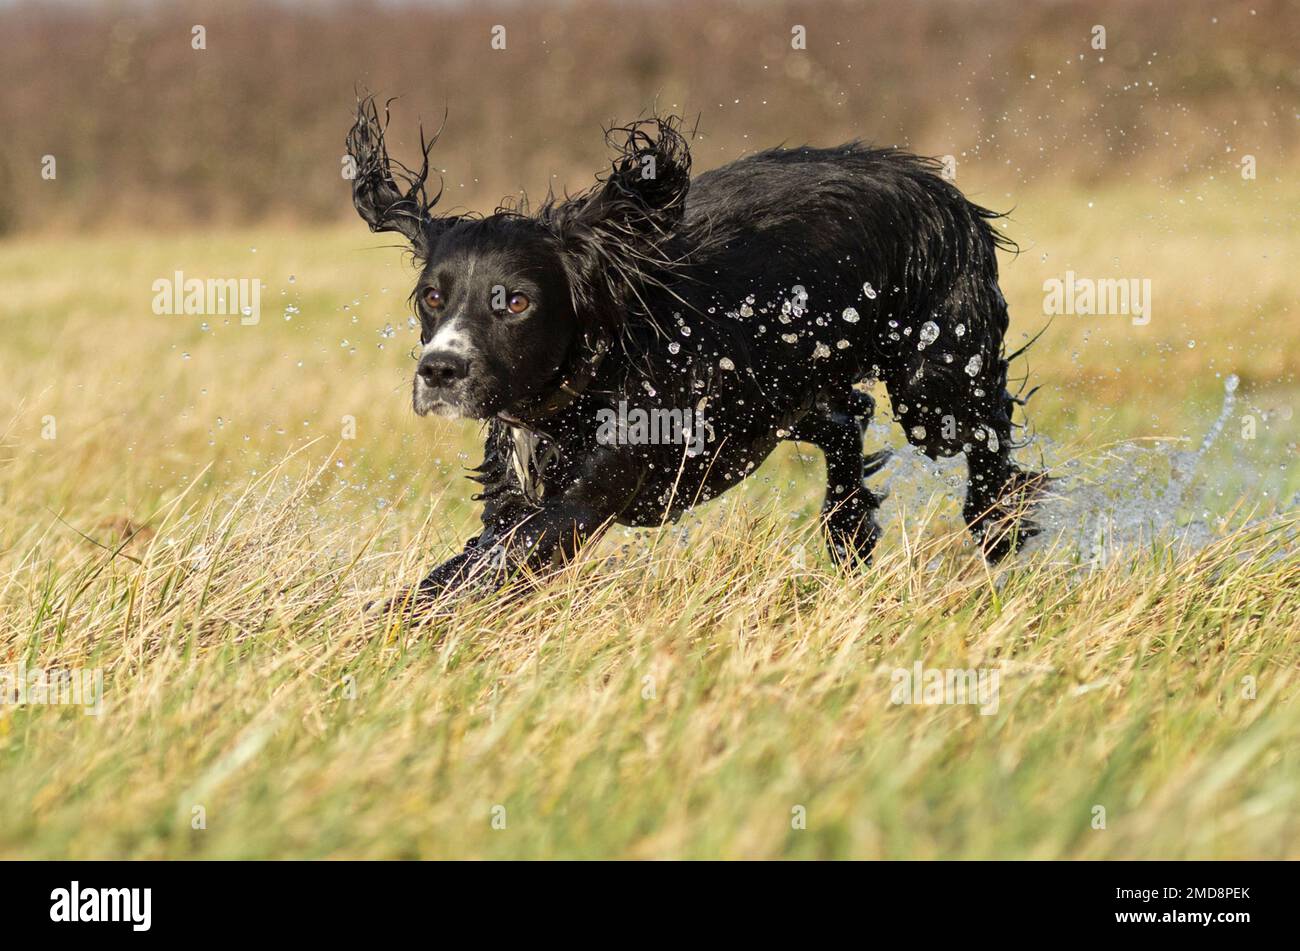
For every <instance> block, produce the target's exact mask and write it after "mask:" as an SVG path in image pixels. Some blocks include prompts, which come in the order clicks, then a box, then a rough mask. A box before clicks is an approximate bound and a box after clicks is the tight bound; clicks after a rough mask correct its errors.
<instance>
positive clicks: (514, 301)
mask: <svg viewBox="0 0 1300 951" xmlns="http://www.w3.org/2000/svg"><path fill="white" fill-rule="evenodd" d="M530 303H531V301H529V300H528V298H527V296H525V295H523V294H511V295H510V299H509V300H508V301H506V307H508V308H509V309H510V313H512V314H522V313H523V312H524V311H526V310H527V309H528V305H529V304H530Z"/></svg>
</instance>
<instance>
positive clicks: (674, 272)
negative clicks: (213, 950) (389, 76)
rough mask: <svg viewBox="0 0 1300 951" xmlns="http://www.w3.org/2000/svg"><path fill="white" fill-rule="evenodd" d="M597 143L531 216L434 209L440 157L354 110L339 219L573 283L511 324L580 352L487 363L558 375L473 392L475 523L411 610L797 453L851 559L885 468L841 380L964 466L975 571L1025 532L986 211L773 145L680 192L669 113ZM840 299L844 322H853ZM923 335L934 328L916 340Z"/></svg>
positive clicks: (861, 405) (826, 155)
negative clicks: (352, 164) (558, 274)
mask: <svg viewBox="0 0 1300 951" xmlns="http://www.w3.org/2000/svg"><path fill="white" fill-rule="evenodd" d="M609 141H610V143H611V145H612V146H613V147H614V149H615V157H614V159H613V162H612V164H611V168H610V170H609V172H608V173H607V174H606V175H604V176H602V177H601V178H599V179H598V181H597V184H596V185H595V187H593V188H592V189H591V190H590V191H587V192H585V193H583V194H581V195H578V196H576V197H568V198H564V199H556V198H554V197H552V198H549V199H548V200H547V201H546V202H545V203H543V204H542V206H541V207H540V208H539V209H538V210H537V211H536V212H535V213H533V214H531V215H529V214H522V213H520V212H517V211H501V210H498V212H497V213H495V214H494V215H492V216H489V217H487V218H484V219H474V220H467V219H465V218H446V217H441V218H440V217H435V216H434V215H433V214H432V208H433V205H434V204H435V203H436V201H437V198H436V196H435V197H434V198H433V199H432V200H430V199H429V198H428V197H427V195H426V192H425V188H424V183H425V179H426V177H427V170H428V169H427V166H428V162H427V155H428V148H429V147H431V145H432V143H431V142H430V143H426V144H425V155H426V159H425V163H424V167H422V168H421V169H420V170H419V171H413V170H409V169H406V168H405V167H404V166H401V165H399V164H398V163H396V162H394V161H393V160H391V159H390V158H389V156H388V154H387V151H386V149H385V147H384V139H383V124H381V122H380V117H379V114H378V111H377V109H376V108H375V105H374V103H373V101H372V100H369V99H367V100H365V101H363V102H362V104H361V109H360V112H359V116H358V120H357V123H356V125H355V127H354V129H353V131H352V133H351V134H350V135H349V137H348V149H349V152H350V153H351V154H352V156H353V157H354V159H355V160H356V163H357V170H358V175H357V179H356V181H355V183H354V198H355V203H356V205H357V208H358V211H359V212H360V213H361V215H362V217H363V218H364V219H365V220H366V221H367V222H368V223H370V225H371V227H372V229H373V230H389V231H397V232H400V233H402V234H404V235H405V236H406V237H407V238H408V239H409V240H410V242H411V245H412V249H413V251H414V253H415V255H416V257H417V259H418V260H419V261H420V262H421V263H422V264H425V265H427V266H428V267H429V268H430V273H431V272H432V268H433V267H434V266H435V265H436V263H437V262H436V259H439V258H449V256H456V255H461V256H463V255H464V254H467V253H480V252H478V251H472V249H477V248H484V247H491V248H497V247H498V246H499V247H500V248H501V249H502V250H501V251H500V253H501V254H503V255H506V256H507V260H510V261H511V262H512V263H511V265H510V266H512V267H515V266H518V267H524V266H532V267H535V268H543V269H544V268H551V269H559V270H562V273H563V279H564V283H565V286H567V290H568V301H566V302H565V303H564V306H563V307H562V308H560V307H557V306H556V305H554V304H553V305H552V306H551V309H550V310H548V313H547V315H546V316H545V318H544V321H543V322H542V323H540V324H539V325H538V326H537V327H533V328H531V329H530V330H529V331H528V332H530V333H544V334H551V335H552V336H554V337H555V339H559V338H560V337H563V339H565V340H569V341H571V342H570V343H569V344H568V345H567V349H566V351H565V355H564V356H563V357H562V358H561V359H560V360H558V361H555V366H548V367H545V368H535V367H533V366H532V365H531V364H532V363H533V362H536V361H534V360H533V358H532V356H531V355H530V352H531V351H532V349H533V348H532V347H531V346H529V347H523V346H516V348H515V349H518V350H519V351H521V352H517V353H508V354H501V353H497V354H494V355H493V357H494V359H497V360H503V361H505V363H504V364H503V365H504V366H506V367H508V374H510V375H515V374H522V375H523V377H525V378H529V379H536V380H539V381H540V380H548V381H551V382H549V383H546V384H544V385H543V384H541V383H537V384H536V385H535V387H534V388H535V389H536V392H530V393H528V394H527V398H523V397H518V398H515V397H512V399H513V402H511V403H510V405H499V406H498V405H495V404H491V400H490V398H489V399H488V403H487V404H485V405H489V410H488V411H485V413H484V415H485V416H488V417H490V421H489V423H488V426H487V434H486V440H485V452H484V460H483V463H482V465H481V466H479V467H478V468H477V470H475V475H474V478H476V479H478V481H479V482H480V483H481V484H482V487H483V488H482V492H481V494H480V495H479V496H478V497H479V498H481V499H482V500H483V502H484V512H483V531H482V533H481V534H480V535H478V536H477V537H475V538H473V539H471V540H470V541H469V542H468V544H467V545H466V547H465V549H464V551H463V552H462V553H461V554H459V555H457V556H455V557H454V558H452V559H451V560H450V561H448V562H446V563H445V564H443V565H441V566H439V567H438V568H436V569H435V570H434V571H433V572H432V573H431V574H430V575H429V577H428V578H427V579H426V580H425V581H424V582H423V583H422V584H421V586H420V587H419V589H418V594H419V595H420V596H421V598H433V597H437V596H439V595H441V594H442V593H444V592H445V591H447V590H448V589H451V588H454V587H458V586H460V585H462V584H464V583H465V582H466V581H467V580H468V579H471V578H473V579H476V582H477V583H479V584H486V585H488V586H492V587H495V586H499V585H500V584H501V583H503V582H504V581H505V580H507V578H508V577H509V576H510V574H511V573H512V572H514V571H516V570H517V569H519V568H520V567H524V568H527V569H529V570H530V571H538V570H541V569H544V568H546V567H548V566H551V565H553V564H556V563H558V562H560V561H562V560H564V559H565V558H567V557H570V556H571V555H572V554H573V553H574V552H575V551H576V549H577V547H578V545H579V544H580V543H581V542H582V541H584V540H585V539H587V538H589V537H590V536H591V535H592V534H593V533H595V532H598V531H599V530H600V529H602V528H603V527H605V526H607V525H608V524H610V523H621V524H626V525H641V526H651V525H660V524H662V523H664V522H665V521H671V520H672V519H674V518H676V517H677V516H679V515H680V514H681V513H682V512H683V511H685V510H686V509H689V508H690V507H691V506H693V505H695V504H697V503H699V502H702V501H705V500H708V499H710V498H715V497H716V496H718V495H719V494H720V493H722V492H723V491H725V490H726V489H728V488H729V487H731V486H732V485H734V484H736V483H737V482H739V481H741V480H742V479H743V478H745V477H746V476H747V475H749V474H750V473H752V472H753V471H754V470H755V469H756V468H757V467H758V466H759V464H760V463H761V462H762V461H763V459H764V458H765V457H766V456H767V455H768V453H770V452H771V451H772V449H773V448H774V447H775V446H776V445H777V444H778V443H780V442H781V441H782V440H790V439H793V440H800V441H805V442H809V443H812V444H814V445H816V446H818V447H819V448H821V449H822V450H823V452H824V453H825V455H826V462H827V489H826V500H825V505H824V509H823V516H824V518H823V523H824V527H825V532H826V535H827V541H828V544H829V546H830V549H831V551H832V553H833V555H834V557H835V558H836V559H837V560H838V561H840V562H853V561H858V562H865V561H867V560H868V559H869V557H870V554H871V551H872V548H873V546H874V544H875V542H876V539H877V536H878V534H879V529H878V528H877V525H876V522H875V518H874V515H875V511H876V508H877V506H878V504H879V499H878V497H877V496H876V495H875V494H874V493H872V492H871V491H870V490H869V489H868V488H867V487H866V486H865V484H864V481H863V480H864V477H865V476H867V475H870V474H871V473H872V472H874V471H875V470H877V469H878V468H879V467H880V466H881V465H882V464H883V462H884V456H883V454H880V453H877V454H875V455H872V456H869V457H866V458H864V456H863V432H864V429H865V427H866V425H867V423H868V422H869V421H870V418H871V414H872V412H873V410H874V404H873V401H872V400H871V398H870V397H869V396H867V395H866V394H864V393H862V392H860V391H859V390H858V389H855V385H857V384H861V383H863V382H866V381H871V380H881V381H883V382H884V384H885V385H886V387H887V389H888V391H889V394H890V398H891V402H892V404H893V409H894V413H895V417H896V419H897V420H898V422H899V423H900V424H901V426H902V429H903V431H904V433H906V435H907V438H908V439H909V440H910V441H911V442H912V443H913V444H914V445H916V446H917V447H918V448H920V449H922V450H924V451H925V452H926V453H927V454H929V455H930V456H948V455H952V454H955V453H958V452H964V453H965V455H966V458H967V461H968V467H969V473H970V478H969V483H968V487H967V497H966V503H965V516H966V519H967V522H968V523H969V525H970V527H971V531H972V532H973V534H974V535H975V537H976V539H977V540H979V541H980V542H981V543H982V545H983V547H984V550H985V552H986V554H987V555H988V556H989V557H991V558H998V557H1001V556H1003V555H1005V554H1007V553H1008V552H1009V551H1011V550H1013V549H1014V548H1015V547H1016V546H1017V545H1018V544H1019V542H1020V541H1021V540H1023V539H1024V538H1025V537H1027V536H1028V535H1030V534H1032V532H1033V526H1032V524H1031V523H1030V522H1028V521H1027V520H1025V519H1023V518H1017V517H1016V515H1017V514H1019V512H1018V510H1019V509H1020V508H1021V507H1022V506H1023V504H1024V502H1025V500H1026V499H1027V498H1029V497H1030V496H1032V493H1033V490H1034V487H1035V486H1036V485H1037V484H1038V482H1039V480H1040V477H1039V476H1037V475H1036V474H1032V473H1027V472H1023V471H1021V470H1020V469H1018V468H1017V467H1016V466H1015V465H1014V464H1013V463H1012V461H1011V459H1010V452H1011V450H1012V448H1014V447H1013V440H1012V429H1013V424H1012V411H1013V409H1014V405H1015V403H1016V402H1017V400H1016V398H1015V397H1013V396H1012V395H1010V394H1009V393H1008V392H1007V355H1006V353H1005V350H1004V337H1005V334H1006V331H1007V321H1008V316H1007V306H1006V301H1005V300H1004V299H1003V296H1002V293H1001V291H1000V290H999V288H998V265H997V258H996V251H997V250H998V249H999V248H1002V247H1007V243H1006V242H1005V240H1004V239H1003V238H1002V237H1001V236H1000V235H999V234H998V232H997V231H996V230H995V229H994V228H993V226H992V225H991V221H992V220H993V219H995V218H997V217H998V216H997V215H996V214H995V213H993V212H991V211H988V210H987V209H984V208H981V207H980V206H978V205H975V204H973V203H971V202H970V201H968V200H967V199H966V198H965V197H964V196H963V195H962V194H961V192H959V191H958V190H957V189H956V188H955V187H954V186H953V185H952V184H951V183H950V182H948V181H946V180H945V179H944V178H943V177H942V176H941V175H940V166H939V165H938V163H936V162H934V161H932V160H930V159H926V158H921V157H918V156H916V155H912V154H909V153H907V152H904V151H901V150H898V149H892V148H884V149H877V148H869V147H867V146H864V145H862V144H860V143H857V142H853V143H849V144H846V145H842V146H839V147H837V148H828V149H818V148H808V147H803V148H790V149H785V148H779V149H772V150H769V151H766V152H761V153H758V154H756V155H752V156H749V157H746V158H744V159H741V160H739V161H736V162H733V163H731V164H729V165H726V166H724V167H722V168H719V169H714V170H712V171H708V172H705V173H703V174H701V175H698V176H697V177H695V178H694V179H692V178H691V160H690V151H689V148H688V145H687V141H686V139H685V137H684V136H683V134H682V132H681V128H680V123H679V121H678V120H677V119H675V118H667V119H661V118H653V119H649V120H644V121H641V122H637V123H634V124H632V125H630V126H627V127H625V128H621V129H615V130H612V131H611V132H610V133H609ZM647 158H652V159H653V165H652V166H648V164H647ZM647 167H652V168H653V173H654V174H653V176H652V177H646V175H645V173H644V170H645V169H646V168H647ZM399 180H400V181H401V182H402V187H399V186H398V185H397V181H399ZM512 236H514V237H512ZM524 238H527V241H524V245H523V246H525V247H527V248H530V249H531V250H528V251H527V252H522V254H523V256H524V257H531V258H535V259H536V260H531V261H527V260H525V261H514V260H513V259H511V258H509V255H510V254H513V255H515V256H516V257H518V256H520V255H521V252H520V251H518V247H519V246H520V241H523V239H524ZM516 239H518V240H516ZM529 242H531V244H530V243H529ZM467 249H471V250H467ZM457 259H458V260H459V259H460V258H457ZM797 288H802V289H803V291H804V295H803V296H801V295H800V294H799V293H798V291H797V290H796V289H797ZM873 292H874V295H873ZM848 308H852V309H853V311H856V313H857V315H858V317H859V319H857V320H856V321H853V320H850V319H846V318H845V316H844V315H845V311H846V309H848ZM561 311H563V313H561ZM418 312H419V311H418V308H417V313H418ZM849 316H850V317H852V316H853V314H852V312H850V313H849ZM421 319H422V320H423V321H425V322H426V325H427V324H428V322H429V317H428V315H427V314H422V315H421ZM539 319H540V318H539ZM927 322H930V323H933V324H934V325H935V326H937V328H938V336H937V338H936V339H934V340H933V342H930V343H928V345H924V346H921V343H922V340H921V337H922V328H923V326H924V325H926V324H927ZM429 330H431V328H429V327H426V335H425V337H424V339H426V340H427V339H428V332H429ZM520 332H521V333H522V332H523V331H520ZM485 333H487V331H485ZM556 335H558V336H556ZM485 339H488V340H489V342H488V343H487V344H486V346H487V347H488V348H489V349H491V348H493V347H496V348H497V349H500V348H501V346H502V345H501V344H499V343H493V342H491V341H493V340H495V339H496V338H491V337H488V338H485ZM520 339H523V338H520ZM536 339H537V340H539V341H540V340H541V339H542V338H536ZM546 339H552V338H551V337H547V338H546ZM601 341H604V342H607V343H608V344H609V351H608V354H607V355H606V356H605V357H604V358H603V360H601V361H600V362H599V363H598V364H597V365H596V369H595V374H594V376H593V377H592V378H591V379H590V380H589V381H582V382H583V384H584V385H583V387H582V388H581V393H580V395H579V396H577V397H576V399H572V400H571V401H568V402H565V401H564V400H560V401H558V402H559V403H560V404H562V405H558V406H557V405H555V404H556V401H555V400H553V399H549V398H550V397H553V396H555V395H557V393H558V391H557V389H556V387H557V386H558V381H559V380H560V379H564V378H573V377H574V376H575V375H576V376H578V377H579V378H580V377H581V374H582V371H583V369H584V368H589V367H590V366H591V363H590V357H591V354H592V353H593V352H594V350H595V348H596V346H597V344H598V343H599V342H601ZM486 372H487V371H485V373H486ZM498 372H500V373H501V374H502V375H503V376H505V375H507V373H506V371H498ZM529 374H532V376H531V377H530V376H529ZM502 385H504V384H502ZM496 388H498V387H496V386H495V384H492V385H487V386H486V391H494V389H496ZM548 388H549V389H548ZM516 396H517V394H516ZM503 399H504V397H503ZM620 400H625V401H626V402H627V403H628V404H629V405H630V406H635V407H642V408H645V409H650V408H654V407H659V408H679V409H681V408H688V407H689V408H691V409H693V410H694V409H697V408H699V407H701V406H703V412H704V418H705V419H706V420H707V423H708V425H709V426H711V432H710V433H709V437H710V438H709V440H708V442H707V443H706V444H705V448H704V452H703V453H702V454H700V455H698V456H690V455H688V454H687V453H686V452H685V451H684V447H683V445H681V444H680V443H678V444H666V445H664V444H661V445H637V446H628V445H612V446H611V445H602V444H601V443H600V442H599V441H598V440H597V438H596V433H597V420H598V418H599V417H598V411H599V410H600V409H601V408H616V407H617V404H618V402H619V401H620ZM701 401H703V403H701ZM512 425H522V426H524V427H526V428H527V429H528V430H530V431H531V432H533V433H535V434H538V440H537V443H536V450H537V451H536V452H535V453H533V454H532V456H531V457H530V459H529V460H527V462H528V465H529V466H530V476H531V478H530V479H529V480H527V481H528V483H529V484H528V485H527V486H525V485H524V484H521V481H520V479H519V477H518V475H517V472H516V466H515V464H514V462H513V461H512V456H513V455H514V453H515V452H516V448H515V446H516V440H515V439H514V438H513V437H512V431H511V426H512Z"/></svg>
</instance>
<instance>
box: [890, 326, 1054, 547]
mask: <svg viewBox="0 0 1300 951" xmlns="http://www.w3.org/2000/svg"><path fill="white" fill-rule="evenodd" d="M959 339H960V338H959ZM963 342H964V343H967V345H968V346H967V347H966V348H954V351H948V352H946V353H945V356H944V357H940V358H939V359H934V358H923V357H922V355H921V354H920V353H916V354H914V355H913V356H912V358H911V359H909V360H907V361H905V363H904V364H903V366H901V367H900V368H899V369H898V370H897V371H895V372H894V373H891V374H890V375H889V379H888V380H887V385H888V387H889V395H890V399H891V400H892V401H893V404H894V412H895V415H896V416H897V418H898V420H899V422H900V423H902V426H903V431H904V433H905V434H906V435H907V439H908V441H909V442H911V443H912V445H914V446H916V447H917V448H918V449H921V450H922V451H923V452H925V454H926V455H928V456H930V457H931V458H932V459H933V458H938V457H940V456H952V455H955V454H956V453H958V452H961V453H964V454H965V456H966V465H967V471H968V481H967V485H966V501H965V505H964V506H963V515H964V517H965V520H966V525H967V527H968V528H969V529H970V531H971V534H972V535H973V536H974V538H975V540H976V542H978V543H979V545H980V547H981V549H982V550H983V552H984V555H985V557H986V558H988V559H989V560H990V561H998V560H1000V559H1002V558H1004V557H1006V556H1007V555H1008V554H1010V553H1011V552H1013V551H1015V550H1016V549H1018V548H1019V547H1020V545H1021V544H1022V543H1023V542H1025V541H1026V540H1027V539H1028V538H1030V537H1031V536H1032V535H1034V534H1036V532H1037V527H1036V526H1035V525H1034V523H1033V521H1032V520H1030V519H1029V518H1028V517H1027V515H1028V511H1029V509H1030V508H1031V507H1032V503H1033V500H1034V497H1035V495H1036V494H1037V493H1038V491H1039V490H1040V489H1041V487H1042V485H1043V483H1044V482H1045V478H1044V477H1043V476H1042V475H1041V474H1039V473H1033V472H1026V471H1024V470H1022V469H1020V468H1019V467H1017V466H1016V464H1015V463H1014V462H1013V461H1012V459H1011V450H1012V449H1013V448H1015V446H1014V444H1013V443H1012V439H1011V414H1012V410H1013V409H1014V408H1015V398H1014V397H1013V396H1011V394H1010V393H1008V392H1007V390H1006V382H1007V362H1006V360H1005V359H1004V358H1003V357H1002V354H1001V341H1000V338H999V339H996V340H989V339H987V338H985V339H984V340H983V341H982V342H981V341H969V340H967V341H963ZM935 350H936V351H940V352H944V351H941V347H940V346H936V347H935ZM946 356H952V357H953V359H952V362H948V360H947V359H946Z"/></svg>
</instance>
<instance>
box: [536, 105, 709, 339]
mask: <svg viewBox="0 0 1300 951" xmlns="http://www.w3.org/2000/svg"><path fill="white" fill-rule="evenodd" d="M680 130H681V119H680V118H678V117H676V116H669V117H667V118H658V117H655V118H652V119H642V120H640V121H638V122H634V123H632V124H631V125H627V126H620V127H616V128H613V129H609V130H607V131H606V133H605V141H606V142H607V143H608V144H609V145H610V147H611V148H612V149H613V150H614V153H615V154H614V158H613V160H612V161H611V163H610V171H609V173H608V174H607V175H606V176H604V177H603V178H600V179H599V180H598V183H597V184H596V186H595V187H594V188H592V189H590V190H589V191H587V192H584V193H583V194H581V195H577V196H575V197H574V198H571V199H569V200H567V201H565V202H563V203H556V202H555V201H554V199H548V200H547V202H546V204H545V206H544V207H543V208H542V210H541V212H540V214H539V220H541V222H542V223H543V224H545V225H546V226H547V227H548V228H549V229H550V230H551V231H552V232H553V233H554V234H555V236H556V237H557V238H558V239H559V242H560V247H561V248H562V250H563V252H564V255H563V256H564V265H565V269H566V271H567V272H568V275H569V283H570V285H571V288H572V292H573V297H574V305H575V307H577V308H578V309H579V310H583V311H587V312H588V313H593V312H594V313H593V316H595V317H596V318H597V319H598V320H600V319H602V318H604V319H606V320H611V321H612V320H613V319H614V317H615V315H614V314H613V313H612V310H613V309H614V308H615V306H616V302H617V301H618V300H619V299H621V297H622V296H623V291H624V289H625V288H626V287H627V286H628V284H629V283H635V282H636V281H637V280H638V278H639V277H641V276H644V275H645V273H646V272H647V271H651V270H653V269H654V268H656V267H657V266H659V265H668V266H671V259H672V256H673V255H672V251H671V250H670V248H669V244H670V239H671V238H672V236H673V233H674V231H675V230H676V228H677V225H678V224H679V223H680V222H681V220H682V215H683V214H684V213H685V210H686V193H687V191H688V190H689V189H690V184H691V152H690V147H689V146H688V145H687V143H686V138H685V137H684V136H683V135H682V133H681V131H680Z"/></svg>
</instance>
